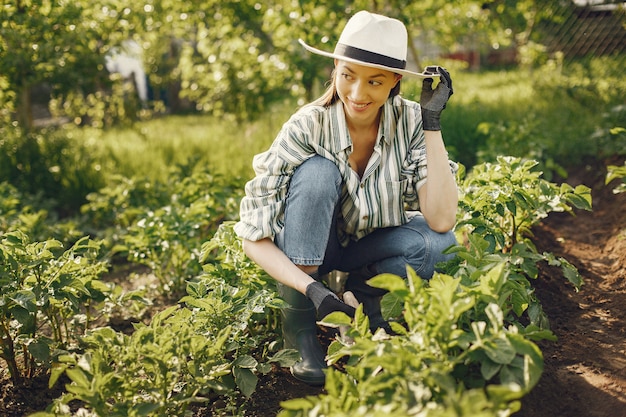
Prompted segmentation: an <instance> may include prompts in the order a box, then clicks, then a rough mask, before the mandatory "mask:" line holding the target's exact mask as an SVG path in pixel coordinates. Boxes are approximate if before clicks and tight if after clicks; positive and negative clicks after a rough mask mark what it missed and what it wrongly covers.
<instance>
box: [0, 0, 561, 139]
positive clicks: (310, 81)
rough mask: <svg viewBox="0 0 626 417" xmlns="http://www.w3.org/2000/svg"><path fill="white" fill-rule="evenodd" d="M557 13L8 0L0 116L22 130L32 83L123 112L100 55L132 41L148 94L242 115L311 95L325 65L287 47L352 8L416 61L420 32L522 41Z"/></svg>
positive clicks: (481, 7)
mask: <svg viewBox="0 0 626 417" xmlns="http://www.w3.org/2000/svg"><path fill="white" fill-rule="evenodd" d="M557 6H558V5H554V2H552V1H550V0H523V1H509V0H488V1H475V0H461V1H458V2H454V3H450V2H445V1H443V0H427V1H422V2H410V1H407V0H385V1H376V0H355V1H346V2H332V1H328V0H324V1H319V2H305V1H295V0H273V1H271V2H257V1H256V0H254V1H253V0H238V1H235V0H228V1H217V0H203V1H199V0H193V1H186V2H180V1H176V0H143V1H141V2H127V1H122V0H104V1H100V2H96V3H93V2H91V1H88V0H73V1H69V0H8V1H7V2H6V3H5V4H4V6H3V7H2V8H0V103H3V107H4V108H6V109H15V112H14V113H15V116H14V115H11V114H9V113H8V112H6V111H5V112H4V113H3V114H2V115H3V117H4V121H5V122H7V121H9V117H10V116H11V117H15V118H16V119H17V120H18V122H19V125H20V126H22V127H23V128H25V129H28V128H29V127H30V126H31V124H32V115H31V110H30V98H31V96H32V94H33V93H32V89H33V87H35V86H39V85H42V84H43V85H46V86H47V87H48V88H49V89H50V90H51V95H52V96H53V97H54V98H56V103H57V106H56V107H57V108H58V109H60V111H63V109H68V108H70V107H72V106H74V107H76V106H77V105H78V106H82V110H78V111H77V112H78V113H80V112H81V111H82V112H83V113H84V114H88V112H87V110H86V107H96V106H97V103H104V104H101V106H100V107H101V110H100V111H99V112H94V111H92V112H89V116H90V118H91V119H101V120H104V119H106V114H105V113H106V112H119V113H123V112H124V109H123V107H122V106H119V105H114V104H112V103H108V102H107V97H108V96H110V95H111V93H112V90H113V89H112V85H111V83H112V81H111V77H109V74H108V73H107V72H106V69H105V68H104V55H105V54H106V53H107V52H108V51H109V50H110V49H111V48H113V47H115V46H119V45H120V44H121V43H122V41H124V40H126V39H129V38H132V39H134V40H135V41H137V43H138V44H139V45H140V46H141V47H142V49H143V51H144V57H143V59H144V66H145V70H146V73H147V74H148V77H149V80H150V83H151V85H152V86H153V88H154V91H156V98H160V99H163V98H164V96H165V92H164V90H165V88H166V87H168V86H172V85H174V86H177V88H178V92H177V93H176V96H177V97H181V98H182V99H185V100H187V101H188V102H189V103H191V104H192V105H193V110H196V111H202V112H210V113H213V114H217V115H221V114H235V115H237V117H239V118H240V119H243V118H252V117H254V116H256V115H258V114H259V112H261V111H263V110H264V109H265V108H266V106H267V105H268V104H269V103H272V102H275V101H277V100H281V99H283V98H285V97H289V96H296V97H299V98H302V99H305V100H310V99H312V98H313V96H314V95H316V94H317V93H318V92H319V90H320V89H319V88H318V86H319V85H320V84H321V83H323V82H324V81H325V80H326V79H327V78H328V76H329V72H330V68H331V67H332V63H331V62H329V61H328V59H325V58H321V57H314V56H311V55H310V54H308V53H306V52H305V51H304V50H303V49H302V48H301V47H300V45H299V44H298V42H297V40H298V38H302V39H304V40H305V41H307V42H308V43H310V44H312V45H315V46H318V47H320V48H322V49H326V50H332V48H333V46H334V44H335V42H336V40H337V38H338V36H339V34H340V31H341V28H343V26H344V24H345V22H346V20H347V19H348V18H349V17H350V16H351V15H352V14H354V13H355V12H356V11H357V10H361V9H367V10H371V11H373V12H378V13H384V14H387V15H389V16H393V17H396V18H398V19H401V20H402V21H404V22H405V23H406V25H407V28H408V31H409V34H410V39H411V44H410V45H409V47H410V58H411V60H412V61H413V62H416V63H418V62H419V61H420V53H421V51H420V50H419V46H418V45H415V44H414V43H413V42H412V40H413V39H414V38H415V37H416V36H418V35H424V36H426V38H427V39H428V41H429V42H432V43H433V44H438V45H439V46H440V47H441V48H442V49H443V50H444V51H454V50H455V49H458V48H460V47H461V46H462V45H465V46H467V45H470V46H471V47H472V48H476V49H480V48H481V47H482V48H486V47H493V46H507V45H510V44H515V45H522V46H523V45H528V44H529V43H530V42H531V40H532V36H531V35H532V34H533V33H534V30H535V28H536V27H537V25H538V23H539V22H540V21H541V20H542V19H548V18H549V19H555V18H557V19H558V15H557V14H556V13H555V10H554V9H555V7H557ZM77 96H79V97H82V98H81V99H80V100H78V99H77V98H76V97H77ZM72 103H73V104H72ZM76 103H78V104H76ZM127 116H128V114H122V117H127ZM109 119H110V120H116V118H115V117H112V118H109ZM117 119H119V118H117ZM76 120H77V122H81V123H85V120H84V118H81V117H78V118H76ZM100 125H102V122H100Z"/></svg>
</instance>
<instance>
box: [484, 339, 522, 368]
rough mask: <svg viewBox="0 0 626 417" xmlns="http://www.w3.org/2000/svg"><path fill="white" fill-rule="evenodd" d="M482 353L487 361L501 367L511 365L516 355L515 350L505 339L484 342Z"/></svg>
mask: <svg viewBox="0 0 626 417" xmlns="http://www.w3.org/2000/svg"><path fill="white" fill-rule="evenodd" d="M484 351H485V354H486V355H487V356H488V357H489V359H491V360H492V361H494V362H495V363H499V364H503V365H506V364H509V363H511V362H512V361H513V359H515V355H516V351H515V348H514V347H513V345H512V344H511V342H509V340H508V339H507V338H506V337H498V338H497V339H494V340H489V341H487V342H485V344H484Z"/></svg>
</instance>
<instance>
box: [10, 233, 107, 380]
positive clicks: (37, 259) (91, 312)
mask: <svg viewBox="0 0 626 417" xmlns="http://www.w3.org/2000/svg"><path fill="white" fill-rule="evenodd" d="M99 251H100V245H99V244H98V243H97V242H95V241H93V240H91V239H89V238H87V237H85V238H82V239H80V240H78V241H77V242H76V243H75V244H74V245H73V246H72V247H71V248H69V249H67V250H64V248H63V245H62V243H61V242H60V241H58V240H55V239H49V240H46V241H41V242H39V241H34V242H33V241H31V240H30V239H29V237H28V236H27V235H26V234H24V233H23V232H21V231H20V230H16V231H11V232H8V233H5V234H3V235H0V347H1V350H0V357H1V358H2V359H3V360H4V361H6V363H7V365H8V368H9V371H10V374H11V378H12V380H13V382H14V383H19V382H20V381H21V380H22V379H23V378H30V377H32V376H33V375H34V374H35V373H36V371H37V370H38V369H39V368H41V367H47V366H49V365H50V364H51V363H52V362H53V360H54V358H55V356H58V355H59V352H61V351H64V350H68V349H75V348H76V345H77V343H78V339H79V338H80V336H82V335H83V333H84V332H85V330H86V329H88V328H89V327H90V325H91V323H92V322H93V321H94V320H95V319H97V318H98V317H99V316H100V315H101V314H103V312H104V310H102V309H101V308H102V306H103V305H104V304H105V303H106V302H107V301H110V300H111V299H112V294H113V286H112V285H109V284H106V283H104V282H102V281H101V280H100V279H99V277H100V275H101V274H102V273H103V272H105V271H106V270H107V266H106V263H105V262H103V261H101V260H99V259H98V257H99Z"/></svg>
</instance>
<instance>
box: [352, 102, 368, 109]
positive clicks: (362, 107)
mask: <svg viewBox="0 0 626 417" xmlns="http://www.w3.org/2000/svg"><path fill="white" fill-rule="evenodd" d="M351 103H352V107H353V108H355V109H356V110H363V109H365V108H366V107H367V106H369V103H365V104H357V103H355V102H351Z"/></svg>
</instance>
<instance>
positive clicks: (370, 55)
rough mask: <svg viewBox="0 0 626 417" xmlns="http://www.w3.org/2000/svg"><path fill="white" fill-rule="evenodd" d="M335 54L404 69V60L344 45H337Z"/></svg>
mask: <svg viewBox="0 0 626 417" xmlns="http://www.w3.org/2000/svg"><path fill="white" fill-rule="evenodd" d="M335 54H336V55H343V56H345V57H346V58H350V59H356V60H357V61H362V62H367V63H370V64H376V65H382V66H385V67H390V68H398V69H404V68H406V61H404V60H401V59H395V58H391V57H389V56H386V55H381V54H377V53H376V52H370V51H366V50H364V49H360V48H355V47H354V46H350V45H344V44H342V43H338V44H337V46H336V47H335Z"/></svg>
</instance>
